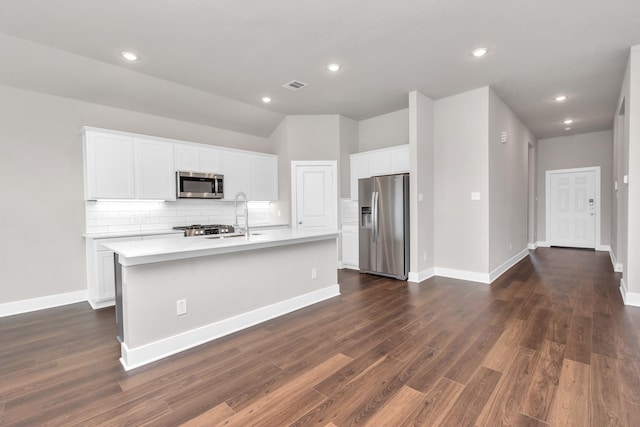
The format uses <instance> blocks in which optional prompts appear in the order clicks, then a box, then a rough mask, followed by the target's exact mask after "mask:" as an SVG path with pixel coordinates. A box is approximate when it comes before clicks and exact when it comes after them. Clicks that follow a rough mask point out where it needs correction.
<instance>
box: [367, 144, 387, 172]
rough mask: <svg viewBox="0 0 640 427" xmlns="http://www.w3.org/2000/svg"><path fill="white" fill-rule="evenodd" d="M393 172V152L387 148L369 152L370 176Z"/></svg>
mask: <svg viewBox="0 0 640 427" xmlns="http://www.w3.org/2000/svg"><path fill="white" fill-rule="evenodd" d="M390 173H391V153H390V152H389V151H387V150H384V151H376V152H373V153H371V154H369V176H376V175H388V174H390Z"/></svg>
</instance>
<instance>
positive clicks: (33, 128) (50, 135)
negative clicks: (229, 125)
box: [0, 86, 276, 304]
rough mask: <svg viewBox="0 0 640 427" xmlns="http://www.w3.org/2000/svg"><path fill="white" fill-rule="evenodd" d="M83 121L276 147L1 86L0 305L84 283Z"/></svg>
mask: <svg viewBox="0 0 640 427" xmlns="http://www.w3.org/2000/svg"><path fill="white" fill-rule="evenodd" d="M85 125H86V126H94V127H100V128H106V129H116V130H122V131H127V132H135V133H141V134H147V135H155V136H161V137H166V138H175V139H180V140H187V141H194V142H200V143H205V144H213V145H221V146H226V147H234V148H241V149H246V150H253V151H261V152H267V153H274V152H275V151H276V148H275V145H272V144H271V143H270V142H269V140H268V139H266V138H261V137H256V136H250V135H246V134H240V133H237V132H231V131H226V130H222V129H218V128H213V127H207V126H202V125H195V124H192V123H186V122H181V121H177V120H171V119H166V118H162V117H157V116H151V115H147V114H142V113H137V112H132V111H127V110H121V109H117V108H111V107H105V106H101V105H96V104H90V103H86V102H81V101H75V100H70V99H66V98H60V97H56V96H51V95H44V94H38V93H35V92H29V91H25V90H21V89H15V88H10V87H6V86H0V146H1V147H2V156H0V180H1V182H2V183H3V185H2V194H1V196H2V209H0V233H1V235H2V243H0V263H1V265H0V271H2V274H3V277H2V281H1V282H0V283H1V284H0V287H1V288H0V304H2V303H7V302H14V301H20V300H25V299H31V298H37V297H44V296H49V295H55V294H61V293H68V292H75V291H82V290H85V289H86V287H87V283H86V270H85V260H84V258H85V255H84V240H83V238H82V237H81V234H82V233H83V232H84V227H85V216H84V193H83V171H82V134H81V127H82V126H85Z"/></svg>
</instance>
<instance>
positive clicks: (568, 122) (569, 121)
mask: <svg viewBox="0 0 640 427" xmlns="http://www.w3.org/2000/svg"><path fill="white" fill-rule="evenodd" d="M562 123H564V124H565V125H570V124H571V123H573V120H571V119H567V120H565V121H564V122H562Z"/></svg>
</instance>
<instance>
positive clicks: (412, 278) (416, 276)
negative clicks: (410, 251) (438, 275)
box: [407, 267, 435, 283]
mask: <svg viewBox="0 0 640 427" xmlns="http://www.w3.org/2000/svg"><path fill="white" fill-rule="evenodd" d="M433 276H435V268H433V267H431V268H427V269H426V270H422V271H419V272H417V273H415V272H413V271H410V272H409V277H408V278H407V280H408V281H409V282H412V283H420V282H423V281H425V280H427V279H429V278H431V277H433Z"/></svg>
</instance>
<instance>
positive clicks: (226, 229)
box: [173, 224, 235, 237]
mask: <svg viewBox="0 0 640 427" xmlns="http://www.w3.org/2000/svg"><path fill="white" fill-rule="evenodd" d="M173 229H174V230H183V231H184V235H185V236H187V237H190V236H205V235H210V234H229V233H233V232H234V231H235V230H234V229H233V226H231V225H223V224H211V225H200V224H194V225H187V226H183V227H173Z"/></svg>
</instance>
